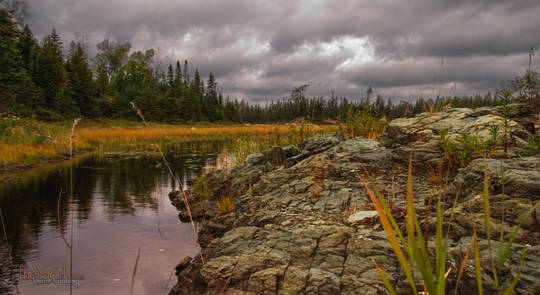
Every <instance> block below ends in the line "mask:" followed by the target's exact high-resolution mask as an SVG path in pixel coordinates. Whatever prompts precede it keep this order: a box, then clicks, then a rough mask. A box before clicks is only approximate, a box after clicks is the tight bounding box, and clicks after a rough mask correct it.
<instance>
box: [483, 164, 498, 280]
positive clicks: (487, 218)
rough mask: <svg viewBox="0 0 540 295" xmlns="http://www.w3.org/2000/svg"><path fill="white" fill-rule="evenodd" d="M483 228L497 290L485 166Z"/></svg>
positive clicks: (487, 180)
mask: <svg viewBox="0 0 540 295" xmlns="http://www.w3.org/2000/svg"><path fill="white" fill-rule="evenodd" d="M483 196H484V198H483V199H484V228H485V231H486V237H487V242H488V253H489V261H490V263H491V271H492V272H493V280H494V281H495V287H496V288H497V290H499V287H500V286H499V278H498V275H497V269H495V262H494V261H493V259H492V258H493V255H492V248H491V216H490V212H489V178H488V172H487V168H486V169H484V194H483Z"/></svg>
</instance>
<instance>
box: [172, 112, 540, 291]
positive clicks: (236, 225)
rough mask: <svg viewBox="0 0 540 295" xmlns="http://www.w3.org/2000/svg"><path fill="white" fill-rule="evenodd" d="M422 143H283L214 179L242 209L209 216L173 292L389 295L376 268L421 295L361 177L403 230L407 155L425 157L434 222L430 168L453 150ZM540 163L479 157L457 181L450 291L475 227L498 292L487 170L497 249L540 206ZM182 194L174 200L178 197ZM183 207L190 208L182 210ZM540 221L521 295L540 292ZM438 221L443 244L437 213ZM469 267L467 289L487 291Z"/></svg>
mask: <svg viewBox="0 0 540 295" xmlns="http://www.w3.org/2000/svg"><path fill="white" fill-rule="evenodd" d="M487 115H490V116H491V114H487ZM466 117H467V116H463V117H459V116H458V117H456V118H454V119H455V120H461V119H463V118H466ZM460 118H461V119H460ZM454 119H452V120H454ZM434 122H435V123H436V122H440V121H436V120H435V121H434ZM400 134H401V133H400ZM396 136H400V135H399V134H397V135H396ZM414 144H417V145H418V143H411V144H408V145H406V146H405V145H404V146H399V147H397V148H393V149H387V148H385V147H383V146H382V145H381V144H379V143H377V142H375V141H371V140H368V139H364V138H356V139H351V140H343V139H342V138H339V136H330V137H322V138H317V139H310V140H308V141H307V142H305V143H304V144H302V145H300V146H299V147H298V148H294V147H288V148H284V149H281V148H277V147H274V148H272V149H271V150H267V151H265V152H263V153H261V154H256V155H252V156H250V157H249V158H248V159H247V160H246V162H245V163H243V164H241V165H239V166H237V167H234V168H232V169H230V170H227V171H218V172H215V173H213V174H211V175H209V176H207V178H208V181H209V187H211V188H212V190H213V191H214V194H213V196H211V197H210V199H209V200H208V201H207V202H212V200H214V201H215V200H216V199H217V198H219V197H220V195H221V194H223V193H225V192H226V193H228V194H231V193H232V194H233V195H234V197H235V201H236V209H235V211H234V212H231V213H227V214H224V215H221V214H218V213H217V212H216V211H215V210H213V211H212V212H206V213H205V214H200V216H204V217H205V218H203V219H202V221H201V222H200V224H199V243H200V245H201V254H200V255H198V256H196V257H195V258H193V259H192V260H191V261H190V259H187V260H183V261H182V263H180V264H179V265H178V266H177V268H176V270H177V277H178V282H177V284H176V285H175V286H174V287H173V289H172V290H171V291H170V294H220V293H221V292H223V294H246V295H247V294H386V290H385V287H384V285H383V283H382V281H381V279H380V277H379V274H378V273H377V271H376V269H375V268H374V266H373V263H372V262H373V261H375V262H376V263H377V264H378V265H379V266H380V267H381V268H382V269H383V270H384V271H385V273H386V274H387V276H388V278H389V280H390V282H391V283H392V284H393V285H394V286H395V288H396V289H397V291H398V293H399V294H410V287H409V286H408V284H407V282H406V280H405V277H404V275H403V273H402V271H401V269H400V266H399V264H398V263H397V260H396V259H395V256H394V254H393V251H392V249H391V247H390V245H389V243H388V241H387V239H386V236H385V234H384V231H383V230H382V228H381V226H380V225H379V223H378V217H376V215H375V216H374V214H373V210H374V209H373V207H372V206H371V204H370V202H368V199H367V198H368V197H367V195H366V191H365V189H364V187H363V185H362V183H361V181H360V180H359V178H358V174H360V175H365V174H364V169H365V171H368V172H369V173H370V174H371V175H372V176H373V179H374V182H375V183H376V185H377V187H378V188H379V190H380V191H381V192H382V193H383V194H384V195H385V196H386V197H387V198H388V200H390V201H391V202H392V203H393V204H394V207H395V211H396V215H395V216H396V217H397V220H398V223H403V220H404V218H403V212H404V209H403V208H404V207H405V204H404V200H405V186H406V179H407V173H406V172H407V167H408V155H409V153H410V151H411V150H414V151H415V152H414V153H413V174H414V176H413V187H414V193H415V206H416V210H417V213H418V214H419V216H420V218H421V219H422V220H423V219H424V218H425V216H426V214H430V213H428V212H427V210H426V204H427V199H428V198H429V196H430V195H431V194H433V193H434V185H433V184H431V183H430V181H429V173H428V169H426V167H427V166H429V165H428V163H437V162H440V161H442V154H441V151H440V148H439V147H438V146H437V145H429V143H424V144H422V145H421V148H418V146H417V147H416V148H415V146H414ZM539 163H540V158H538V157H529V158H515V159H507V160H504V161H503V162H502V164H501V161H500V160H494V159H487V160H486V159H478V160H474V161H473V162H472V163H471V164H470V165H469V166H468V167H466V168H463V169H460V170H459V171H457V172H456V173H455V174H453V175H452V179H451V180H450V185H449V187H448V194H447V197H448V198H449V199H451V200H453V198H454V197H455V196H456V195H458V204H457V206H456V209H455V211H456V212H455V216H454V219H453V221H452V230H451V233H450V237H451V241H450V243H449V251H448V253H449V254H448V268H451V271H450V274H449V277H448V291H449V292H450V291H452V292H453V288H454V286H455V282H456V277H457V272H458V271H457V270H458V269H459V267H460V265H461V261H462V260H463V257H464V256H465V254H466V252H467V250H468V249H469V247H470V245H471V235H472V226H473V225H475V226H476V228H477V229H478V232H479V236H480V250H481V257H482V259H483V262H484V263H482V265H483V267H485V269H484V275H485V278H484V284H485V285H484V289H485V290H487V291H488V293H489V291H490V290H494V289H493V279H492V278H491V277H490V273H491V272H490V271H489V265H490V263H489V259H488V250H487V237H486V236H485V232H484V231H483V220H484V216H483V215H482V208H483V207H482V204H483V203H482V200H481V199H479V198H478V195H481V193H482V189H483V173H484V170H485V169H487V170H488V173H489V175H490V177H491V176H492V178H490V179H491V182H490V187H491V190H492V192H493V194H492V202H493V204H492V206H493V209H492V220H493V224H494V225H493V226H494V227H493V228H494V229H493V230H492V233H495V234H494V236H493V237H492V239H494V240H495V241H494V242H493V243H497V241H496V240H497V239H498V238H497V237H498V235H499V234H500V230H501V229H503V230H504V234H505V235H506V236H508V235H509V234H510V233H511V231H512V230H513V226H515V224H517V223H518V221H517V220H518V219H519V218H520V216H523V215H524V213H525V212H527V210H528V209H530V208H531V207H532V204H533V203H534V202H535V201H538V200H539V199H540V187H539V186H538V185H539V183H540V164H539ZM501 165H502V166H504V167H506V169H505V171H506V172H505V173H506V174H505V175H504V177H503V178H501V177H499V175H500V173H499V172H498V171H499V170H497V169H500V167H501ZM503 183H504V187H505V190H504V192H503V190H502V184H503ZM458 187H459V189H458ZM171 199H173V202H174V200H175V194H174V193H173V194H172V195H171ZM177 206H178V208H179V210H181V211H182V210H183V208H182V206H183V205H182V204H180V203H178V205H177ZM194 207H196V205H195V206H194ZM202 207H204V206H202ZM446 208H449V206H448V205H447V206H446ZM400 212H401V214H400ZM503 212H504V213H503ZM539 214H540V211H539V209H537V210H536V212H533V214H531V215H530V216H526V217H525V221H524V223H523V230H522V231H521V232H520V234H519V235H518V237H517V238H516V244H515V245H514V246H513V248H512V251H511V255H510V258H509V261H508V262H507V264H506V265H505V266H504V272H503V276H502V277H501V278H500V280H501V281H502V282H503V283H506V284H508V283H510V282H511V281H512V279H513V276H514V275H515V274H516V273H517V271H518V266H519V257H520V254H521V249H522V247H523V245H524V244H526V243H528V244H530V245H531V247H530V249H529V251H528V254H527V259H526V261H525V265H524V267H523V270H522V271H523V272H522V275H521V277H522V280H520V282H519V284H518V286H517V291H516V293H517V294H538V293H537V292H538V290H540V282H539V281H540V280H539V279H538V278H539V277H540V276H539V269H540V236H539V226H538V225H539V223H540V220H539V217H540V215H539ZM449 215H450V209H448V210H447V212H446V213H445V216H447V218H448V219H449ZM503 215H504V219H503ZM431 216H432V217H431V220H432V222H431V224H430V225H429V228H430V229H432V230H433V231H432V232H433V233H432V234H430V237H433V236H434V226H433V225H434V220H435V219H434V216H435V215H434V212H431ZM424 225H425V224H423V226H424ZM430 243H431V242H430ZM201 255H202V256H203V258H204V263H203V261H202V257H201ZM188 261H189V262H188ZM470 261H471V260H469V264H468V265H467V267H465V271H464V274H463V278H462V282H461V285H460V288H459V294H476V288H475V287H474V286H475V284H476V283H475V276H474V267H473V266H472V264H471V263H470Z"/></svg>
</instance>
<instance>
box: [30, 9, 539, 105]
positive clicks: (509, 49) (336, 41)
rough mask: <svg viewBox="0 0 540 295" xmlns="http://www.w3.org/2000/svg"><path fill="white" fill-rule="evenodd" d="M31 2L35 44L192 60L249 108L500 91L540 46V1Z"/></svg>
mask: <svg viewBox="0 0 540 295" xmlns="http://www.w3.org/2000/svg"><path fill="white" fill-rule="evenodd" d="M28 2H29V4H30V9H31V10H30V12H31V17H30V18H29V19H28V21H27V22H28V23H29V24H30V26H31V28H32V30H33V31H34V33H35V34H36V36H37V37H39V38H41V37H43V36H44V35H45V34H46V33H48V32H50V30H51V29H52V28H53V27H54V28H56V29H57V31H58V32H59V33H60V34H61V35H62V36H63V38H64V42H65V43H68V42H69V41H70V40H71V39H73V38H75V37H76V34H77V35H79V36H87V37H88V40H89V43H90V49H91V50H90V54H91V55H93V54H95V53H96V49H95V44H96V43H97V42H99V41H101V40H103V39H104V38H111V39H114V40H118V41H120V42H131V43H132V44H133V49H135V50H144V49H147V48H160V55H161V57H162V60H163V61H165V62H174V61H176V60H184V59H188V60H189V62H190V69H191V70H194V69H195V68H198V69H199V71H200V73H201V75H202V76H203V77H204V78H206V77H208V74H209V72H213V73H214V74H215V75H216V77H217V79H218V84H219V89H220V90H222V91H223V92H225V93H226V94H230V95H231V97H233V98H235V97H238V98H244V99H249V100H251V101H263V100H266V99H272V98H281V97H283V96H288V95H289V93H290V90H291V89H292V88H293V87H294V86H295V85H301V84H310V85H311V86H310V87H309V88H308V92H307V94H308V95H328V94H329V93H330V91H331V90H335V91H336V94H338V95H347V96H348V97H359V96H361V95H362V93H365V88H366V87H367V86H368V85H373V86H374V87H375V88H376V91H377V92H380V93H381V94H385V95H391V96H393V97H400V96H402V97H416V96H420V95H424V96H425V95H429V94H430V92H433V86H432V85H433V84H434V83H433V79H434V78H435V79H436V82H437V83H439V84H440V85H441V87H442V88H450V87H451V85H454V86H453V89H457V93H455V94H471V93H481V92H486V91H489V90H491V91H493V90H494V88H496V87H498V86H499V85H500V83H501V82H504V81H506V80H508V79H511V78H513V77H514V76H516V75H517V74H519V73H520V72H521V71H522V69H523V66H524V65H525V64H526V63H527V51H528V49H529V47H530V46H531V45H536V44H538V42H540V30H539V29H538V28H540V18H539V17H538V15H540V2H538V1H537V0H514V1H493V0H475V1H472V0H457V1H455V0H454V1H451V0H447V1H431V0H409V1H399V0H394V1H391V0H381V1H354V0H343V1H324V0H309V1H308V0H299V1H288V0H281V1H265V0H229V1H216V0H210V1H195V0H182V1H171V0H154V1H146V0H130V1H125V0H81V1H72V0H47V1H45V0H32V1H28ZM365 42H367V45H366V44H364V43H365ZM362 44H363V45H362ZM366 46H367V47H366ZM441 58H442V60H443V63H444V65H443V67H442V70H441V66H440V60H441ZM454 91H456V90H454Z"/></svg>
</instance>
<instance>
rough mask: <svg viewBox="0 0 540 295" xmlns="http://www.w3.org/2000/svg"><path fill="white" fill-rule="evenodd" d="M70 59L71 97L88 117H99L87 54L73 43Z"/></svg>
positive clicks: (68, 62)
mask: <svg viewBox="0 0 540 295" xmlns="http://www.w3.org/2000/svg"><path fill="white" fill-rule="evenodd" d="M69 52H70V53H69V57H68V60H67V62H66V71H67V77H68V82H69V83H68V91H69V96H70V97H71V99H72V100H73V101H75V103H76V104H77V107H78V108H79V111H80V114H81V115H83V116H86V117H97V116H98V115H99V112H98V111H99V110H98V109H97V105H96V99H95V98H94V96H93V94H94V92H93V81H92V72H91V71H90V68H89V66H88V62H87V59H86V54H85V53H84V51H83V49H82V46H81V44H80V43H75V42H71V46H70V50H69Z"/></svg>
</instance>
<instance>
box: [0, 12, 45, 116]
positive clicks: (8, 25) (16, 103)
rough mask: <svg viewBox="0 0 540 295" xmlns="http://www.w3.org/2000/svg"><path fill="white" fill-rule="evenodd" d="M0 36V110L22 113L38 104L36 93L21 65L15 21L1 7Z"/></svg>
mask: <svg viewBox="0 0 540 295" xmlns="http://www.w3.org/2000/svg"><path fill="white" fill-rule="evenodd" d="M0 36H2V38H0V65H2V66H0V112H8V113H9V112H11V113H17V114H21V113H23V114H24V113H26V112H28V111H29V110H32V107H37V106H38V105H39V103H38V101H37V100H36V98H38V93H37V91H36V89H35V87H34V86H33V84H32V81H31V79H30V77H29V75H28V73H27V72H26V71H25V69H24V66H23V62H22V58H21V52H20V45H19V44H18V42H19V39H20V38H19V32H18V31H17V29H16V25H15V22H14V21H13V19H12V17H11V16H10V15H9V13H8V12H6V11H5V10H3V9H0Z"/></svg>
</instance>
